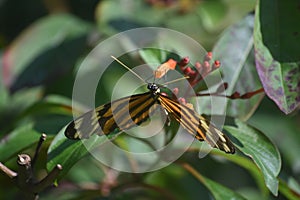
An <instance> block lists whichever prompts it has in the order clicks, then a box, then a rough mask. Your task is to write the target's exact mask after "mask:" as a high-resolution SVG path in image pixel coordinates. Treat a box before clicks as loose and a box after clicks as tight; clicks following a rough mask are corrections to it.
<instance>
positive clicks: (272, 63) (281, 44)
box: [254, 0, 300, 114]
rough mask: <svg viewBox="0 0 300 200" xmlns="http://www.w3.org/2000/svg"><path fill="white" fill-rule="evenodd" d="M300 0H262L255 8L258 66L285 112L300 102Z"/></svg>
mask: <svg viewBox="0 0 300 200" xmlns="http://www.w3.org/2000/svg"><path fill="white" fill-rule="evenodd" d="M298 6H299V2H298V1H297V0H290V1H280V0H274V1H268V0H261V1H260V3H259V4H258V5H257V9H256V11H255V14H256V17H255V27H254V43H255V59H256V68H257V71H258V73H259V76H260V80H261V82H262V84H263V86H264V89H265V92H266V94H267V95H268V96H269V97H270V98H271V99H272V100H273V101H274V102H275V103H276V104H277V106H278V107H279V108H280V109H281V110H282V111H283V112H284V113H286V114H287V113H290V112H292V111H293V110H295V109H296V108H297V107H298V105H299V103H300V92H299V91H300V68H299V62H300V56H299V53H298V52H299V51H300V48H299V45H298V44H299V43H300V37H299V33H300V28H299V26H295V24H297V23H298V20H299V18H300V13H299V8H298Z"/></svg>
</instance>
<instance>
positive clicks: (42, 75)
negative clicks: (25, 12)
mask: <svg viewBox="0 0 300 200" xmlns="http://www.w3.org/2000/svg"><path fill="white" fill-rule="evenodd" d="M90 30H91V26H90V25H89V24H88V23H86V22H84V21H82V20H80V19H77V18H75V17H74V16H71V15H65V14H61V15H51V16H48V17H45V18H42V19H40V20H39V21H37V22H36V23H34V24H33V25H31V26H29V27H28V28H27V29H26V31H24V32H22V33H21V35H20V36H19V37H18V38H17V39H16V40H15V42H14V43H13V44H12V45H11V46H10V47H9V48H8V49H7V51H6V53H5V55H4V59H5V62H4V66H3V67H4V69H5V74H3V78H4V81H5V83H6V85H8V86H10V87H11V90H13V91H15V90H18V89H20V88H23V87H25V86H34V85H38V84H41V83H49V82H52V81H53V80H55V79H57V78H58V77H59V76H62V75H63V74H64V73H66V72H68V71H70V69H71V67H72V66H73V65H74V63H75V62H76V60H77V59H78V57H79V55H81V54H82V53H83V51H84V50H86V48H87V47H86V35H87V33H88V32H89V31H90Z"/></svg>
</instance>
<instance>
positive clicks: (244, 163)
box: [211, 149, 269, 197]
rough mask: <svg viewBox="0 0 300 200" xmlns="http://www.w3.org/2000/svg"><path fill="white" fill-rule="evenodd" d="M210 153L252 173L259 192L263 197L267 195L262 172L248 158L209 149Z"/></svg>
mask: <svg viewBox="0 0 300 200" xmlns="http://www.w3.org/2000/svg"><path fill="white" fill-rule="evenodd" d="M211 153H212V155H217V156H220V157H225V158H226V159H227V160H229V161H231V162H233V163H235V164H237V165H239V166H241V167H243V168H244V169H246V170H248V172H249V173H250V174H251V175H252V177H253V179H254V180H255V182H256V183H257V186H258V187H259V189H260V191H261V194H262V196H263V197H267V196H268V195H269V190H268V188H267V187H266V185H265V181H264V176H263V173H262V172H261V171H260V170H259V168H258V167H257V166H256V165H255V163H253V162H252V161H251V160H250V159H248V158H247V157H245V156H242V155H238V154H235V155H230V154H226V153H224V152H221V151H219V150H215V149H214V150H213V151H211Z"/></svg>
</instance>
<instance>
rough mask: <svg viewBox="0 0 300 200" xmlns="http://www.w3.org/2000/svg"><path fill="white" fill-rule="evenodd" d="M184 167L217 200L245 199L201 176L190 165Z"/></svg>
mask: <svg viewBox="0 0 300 200" xmlns="http://www.w3.org/2000/svg"><path fill="white" fill-rule="evenodd" d="M183 167H184V168H185V169H186V170H187V171H188V172H190V173H191V174H192V175H193V176H194V177H195V178H197V179H198V180H199V181H200V182H201V183H202V184H204V185H205V187H206V188H207V189H208V190H209V191H210V192H211V193H212V195H213V196H214V198H215V199H216V200H227V199H245V198H244V197H243V196H241V195H240V194H238V193H236V192H234V191H233V190H231V189H229V188H227V187H225V186H223V185H221V184H219V183H217V182H215V181H213V180H211V179H209V178H206V177H205V176H203V175H201V174H200V173H199V172H198V171H196V170H195V169H194V168H192V167H191V166H190V165H188V164H183Z"/></svg>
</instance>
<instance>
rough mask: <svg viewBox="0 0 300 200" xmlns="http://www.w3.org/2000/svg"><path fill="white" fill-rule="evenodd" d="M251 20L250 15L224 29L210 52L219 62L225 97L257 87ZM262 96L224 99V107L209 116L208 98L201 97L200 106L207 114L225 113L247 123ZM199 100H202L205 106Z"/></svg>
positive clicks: (258, 86)
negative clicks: (225, 84) (225, 85)
mask: <svg viewBox="0 0 300 200" xmlns="http://www.w3.org/2000/svg"><path fill="white" fill-rule="evenodd" d="M253 20H254V18H253V16H252V15H248V16H247V17H245V18H244V19H243V20H242V21H240V22H239V23H237V24H235V25H233V26H231V27H230V28H228V29H227V30H226V31H225V32H224V33H223V34H222V36H221V38H220V39H219V41H218V42H217V44H216V45H215V46H214V49H213V56H214V58H215V59H217V60H220V62H221V67H220V71H221V73H222V75H223V76H222V80H223V81H224V82H227V83H228V88H227V89H226V91H225V93H226V95H228V96H230V95H232V94H233V93H234V92H239V93H240V94H245V93H247V92H253V91H255V90H257V89H259V88H261V84H260V80H259V77H258V75H257V72H256V68H255V62H254V52H253V37H252V32H253ZM215 89H217V88H215ZM262 97H263V95H256V96H253V97H251V98H250V99H246V100H245V99H235V100H230V99H226V103H224V104H225V105H224V107H225V108H221V109H215V110H216V112H218V113H210V110H211V109H210V106H208V105H211V97H205V98H202V97H201V101H200V103H201V104H205V105H204V106H203V107H204V108H206V110H205V113H207V114H218V115H224V114H225V113H226V115H228V116H232V117H238V118H240V119H243V120H247V119H248V118H249V117H250V116H251V115H252V114H253V112H254V111H255V110H256V108H257V106H258V104H259V103H260V101H261V99H262ZM214 98H218V97H214ZM220 98H224V97H220ZM202 99H205V101H206V103H205V102H204V101H203V100H202ZM224 101H225V100H224ZM226 108H227V109H226Z"/></svg>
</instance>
